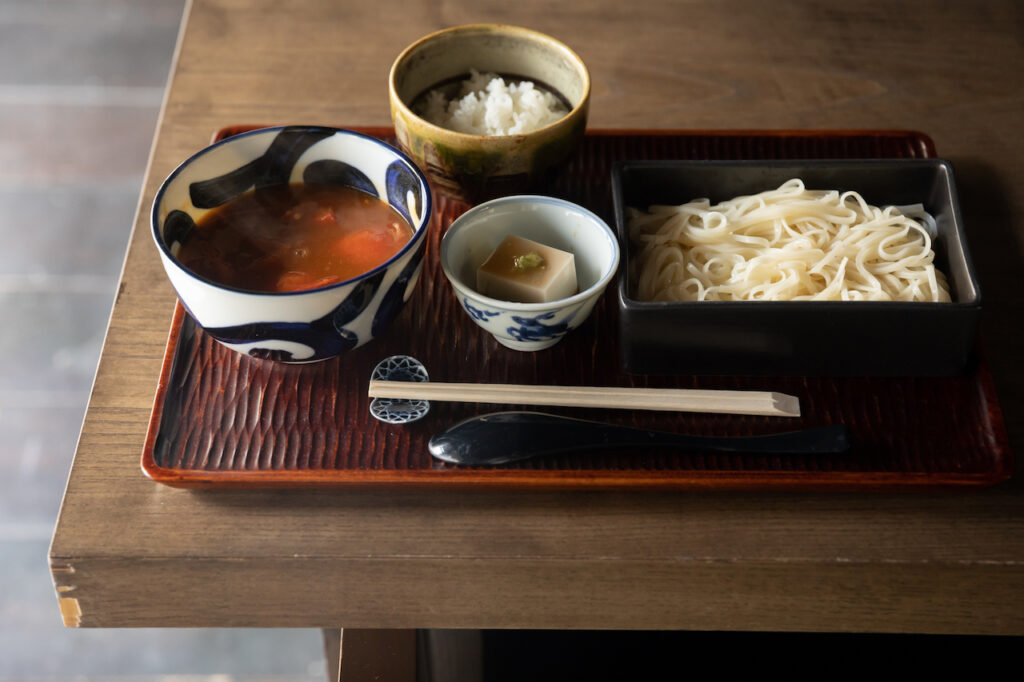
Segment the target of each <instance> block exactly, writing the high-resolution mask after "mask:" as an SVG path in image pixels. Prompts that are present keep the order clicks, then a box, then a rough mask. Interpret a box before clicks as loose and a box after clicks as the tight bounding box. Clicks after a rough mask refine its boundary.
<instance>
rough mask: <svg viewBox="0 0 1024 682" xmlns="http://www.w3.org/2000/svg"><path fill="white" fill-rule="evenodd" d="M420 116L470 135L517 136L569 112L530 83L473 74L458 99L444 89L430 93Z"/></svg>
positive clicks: (465, 82) (462, 86) (486, 74)
mask: <svg viewBox="0 0 1024 682" xmlns="http://www.w3.org/2000/svg"><path fill="white" fill-rule="evenodd" d="M419 113H420V115H421V116H423V117H424V118H425V119H427V120H428V121H430V122H431V123H433V124H434V125H438V126H441V127H443V128H448V129H449V130H454V131H456V132H460V133H468V134H470V135H515V134H519V133H528V132H531V131H533V130H537V129H539V128H543V127H544V126H546V125H550V124H552V123H554V122H555V121H557V120H558V119H560V118H562V117H563V116H565V115H566V114H567V113H569V111H568V109H566V108H565V105H563V104H562V103H561V102H560V101H559V99H558V98H557V97H555V96H554V95H552V94H551V93H550V92H547V91H545V90H542V89H540V88H538V87H536V86H535V85H534V84H533V83H532V82H530V81H522V82H519V83H515V82H512V83H506V82H505V81H504V79H502V78H501V77H500V76H498V75H496V74H493V73H479V72H477V71H475V70H474V71H470V77H469V79H468V80H465V81H463V82H462V85H461V89H460V91H459V94H458V96H457V97H456V99H453V100H451V101H448V99H447V98H446V97H445V95H444V93H443V92H442V91H441V89H439V88H438V89H435V90H431V91H430V92H429V93H428V94H427V99H426V103H425V104H424V106H423V110H422V111H421V112H419Z"/></svg>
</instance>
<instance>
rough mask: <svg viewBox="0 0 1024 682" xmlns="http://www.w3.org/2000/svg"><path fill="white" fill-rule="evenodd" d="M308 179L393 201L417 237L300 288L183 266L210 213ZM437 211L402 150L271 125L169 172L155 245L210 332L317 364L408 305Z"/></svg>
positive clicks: (274, 355) (377, 330)
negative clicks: (235, 280)
mask: <svg viewBox="0 0 1024 682" xmlns="http://www.w3.org/2000/svg"><path fill="white" fill-rule="evenodd" d="M302 182H307V183H317V184H339V185H346V186H350V187H355V188H357V189H360V190H362V191H364V192H367V193H369V194H372V195H374V196H376V197H378V198H380V199H383V200H385V201H387V202H388V203H389V204H390V205H391V206H392V207H393V208H394V209H395V210H397V211H398V212H399V213H400V214H402V215H403V216H404V217H405V218H406V220H408V222H409V224H410V225H411V226H412V228H413V237H412V239H411V240H410V241H409V243H408V244H406V245H405V246H404V247H403V248H402V249H401V250H400V251H399V252H398V253H397V254H395V256H393V257H392V258H391V259H390V260H388V261H386V262H385V263H383V264H381V265H380V266H378V267H376V268H374V269H372V270H370V271H369V272H365V273H363V274H362V275H360V276H358V277H355V278H352V279H349V280H346V281H344V282H339V283H336V284H332V285H329V286H324V287H320V288H317V289H309V290H304V291H295V292H283V293H262V292H252V291H245V290H241V289H235V288H232V287H229V286H224V285H222V284H218V283H216V282H213V281H211V280H209V279H206V278H203V277H200V276H199V275H196V274H195V273H193V272H191V271H190V270H187V269H186V268H184V267H182V266H181V264H180V263H178V261H177V259H176V258H175V255H176V254H177V252H178V250H179V248H180V246H181V240H182V239H183V238H184V237H185V235H186V234H187V233H188V231H189V230H191V229H193V228H194V227H195V224H196V221H198V220H199V219H200V218H201V217H202V216H203V214H205V213H206V212H207V211H209V210H210V209H213V208H215V207H217V206H220V205H221V204H223V203H225V202H227V201H229V200H231V199H234V198H235V197H237V196H239V195H241V194H243V193H245V192H247V191H249V190H251V189H253V188H255V187H265V186H268V185H275V184H284V183H302ZM430 212H431V197H430V189H429V186H428V184H427V180H426V178H425V177H424V176H423V174H422V173H421V172H420V170H419V169H418V168H417V167H416V165H415V164H414V163H413V162H412V161H410V160H409V158H408V157H406V156H405V155H404V154H402V153H401V152H400V151H398V150H397V149H394V148H393V147H391V146H389V145H387V144H384V143H383V142H381V141H379V140H377V139H375V138H372V137H368V136H366V135H362V134H359V133H355V132H351V131H347V130H338V129H336V128H323V127H313V126H288V127H279V128H264V129H260V130H254V131H252V132H248V133H242V134H240V135H236V136H234V137H230V138H227V139H226V140H223V141H221V142H219V143H217V144H214V145H212V146H210V147H207V148H206V149H204V150H202V151H200V152H199V153H197V154H195V155H194V156H192V157H191V158H189V159H188V160H187V161H185V162H184V163H182V164H181V165H180V166H179V167H178V168H177V169H176V170H175V171H174V172H173V173H171V174H170V176H168V178H167V179H166V180H165V181H164V183H163V185H162V186H161V187H160V190H159V191H158V192H157V195H156V199H155V200H154V202H153V212H152V225H153V239H154V240H155V241H156V245H157V247H158V248H159V250H160V257H161V259H162V261H163V265H164V269H165V270H166V271H167V276H168V277H169V278H170V280H171V284H172V285H173V286H174V289H175V291H176V292H177V293H178V297H179V298H180V299H181V302H182V304H183V305H184V306H185V308H186V309H187V310H188V312H189V314H190V315H191V316H192V317H193V318H194V319H195V320H196V322H197V323H198V324H199V326H200V327H202V328H203V329H204V330H205V331H206V333H208V334H210V335H211V336H212V337H213V338H215V339H217V340H218V341H219V342H221V343H222V344H224V345H226V346H228V347H229V348H232V349H234V350H236V351H238V352H240V353H245V354H248V355H251V356H255V357H259V358H269V359H273V360H278V361H282V362H291V363H305V362H316V361H318V360H324V359H326V358H330V357H334V356H336V355H339V354H341V353H343V352H345V351H348V350H351V349H353V348H357V347H359V346H361V345H363V344H365V343H367V342H369V341H370V340H372V339H373V338H374V337H376V336H379V335H380V334H381V332H383V331H384V329H386V328H387V326H388V325H389V324H390V323H391V321H392V320H393V319H394V318H395V316H396V315H397V314H398V313H399V311H400V310H401V309H402V306H403V305H404V304H405V302H406V301H408V300H409V297H410V295H411V294H412V291H413V288H414V287H415V285H416V282H417V280H418V279H419V275H420V272H421V270H422V265H423V253H424V246H425V244H426V239H425V237H426V234H427V228H428V226H429V223H430Z"/></svg>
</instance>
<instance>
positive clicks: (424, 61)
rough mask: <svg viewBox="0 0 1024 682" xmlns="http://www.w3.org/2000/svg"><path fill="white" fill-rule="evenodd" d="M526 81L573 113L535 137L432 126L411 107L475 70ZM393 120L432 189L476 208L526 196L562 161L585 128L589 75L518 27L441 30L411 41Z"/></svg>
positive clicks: (563, 52)
mask: <svg viewBox="0 0 1024 682" xmlns="http://www.w3.org/2000/svg"><path fill="white" fill-rule="evenodd" d="M471 69H472V70H476V71H478V72H481V73H487V72H489V73H496V74H499V75H502V76H504V77H506V78H508V77H512V78H516V79H524V78H525V79H528V80H531V81H533V82H534V83H536V84H538V85H540V86H542V87H544V88H545V89H547V90H548V91H549V92H553V93H554V94H556V96H559V97H560V98H561V99H562V100H563V103H565V104H566V105H568V108H569V113H567V114H566V115H565V116H563V117H562V118H561V119H559V120H558V121H556V122H555V123H552V124H550V125H547V126H544V127H542V128H540V129H538V130H536V131H533V132H529V133H521V134H511V135H473V134H467V133H461V132H456V131H453V130H448V129H446V128H443V127H441V126H438V125H434V124H433V123H430V122H428V121H427V120H425V119H424V118H422V117H421V116H419V115H418V114H417V113H416V112H415V111H414V110H413V109H414V103H416V102H418V101H419V100H420V98H421V97H423V96H424V95H425V94H426V93H427V92H429V91H430V90H431V89H433V88H436V87H439V86H444V85H446V84H448V85H453V84H455V83H456V82H457V81H459V80H461V79H463V78H466V77H468V76H469V74H470V70H471ZM389 96H390V102H391V118H392V120H393V121H394V125H395V135H396V137H397V139H398V144H399V146H400V147H401V148H402V150H403V151H405V152H406V153H407V154H408V155H409V156H410V157H411V158H412V159H413V160H415V161H416V163H418V164H419V165H420V167H421V168H422V169H424V170H425V171H426V172H427V175H428V176H429V177H430V179H431V182H432V183H433V185H434V188H435V189H436V190H438V191H439V192H443V193H445V194H447V195H449V196H454V197H456V198H459V199H462V200H464V201H469V202H471V203H478V202H481V201H484V200H487V199H492V198H495V197H498V196H505V195H508V194H515V193H518V192H522V191H524V190H527V189H528V188H529V187H531V186H533V185H535V184H536V183H537V182H538V181H540V180H542V179H543V177H544V176H545V174H546V173H547V171H549V170H550V169H551V167H552V166H554V165H555V164H557V163H559V162H560V161H562V160H564V159H565V158H566V157H567V156H568V155H569V153H570V152H571V151H572V149H573V148H574V147H575V145H576V144H577V143H578V142H579V140H580V138H581V137H582V136H583V133H584V131H585V129H586V123H587V113H588V109H589V105H590V75H589V73H588V72H587V68H586V65H585V64H584V63H583V60H581V59H580V58H579V57H578V56H577V55H576V54H575V53H574V52H573V51H572V50H570V49H569V48H568V47H567V46H566V45H564V44H563V43H561V42H559V41H558V40H555V39H554V38H552V37H550V36H547V35H544V34H543V33H538V32H536V31H531V30H529V29H525V28H519V27H516V26H503V25H496V24H476V25H469V26H458V27H454V28H449V29H445V30H443V31H438V32H437V33H433V34H431V35H428V36H426V37H425V38H422V39H421V40H419V41H417V42H415V43H413V44H412V45H410V46H409V47H408V48H406V49H405V51H403V52H402V53H401V54H400V55H399V56H398V58H397V59H396V60H395V62H394V64H393V65H392V67H391V74H390V78H389Z"/></svg>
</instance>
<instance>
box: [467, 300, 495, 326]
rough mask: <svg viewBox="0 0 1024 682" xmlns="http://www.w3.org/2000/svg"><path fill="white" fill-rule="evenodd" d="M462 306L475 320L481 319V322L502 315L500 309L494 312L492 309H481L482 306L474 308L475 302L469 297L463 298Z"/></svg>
mask: <svg viewBox="0 0 1024 682" xmlns="http://www.w3.org/2000/svg"><path fill="white" fill-rule="evenodd" d="M462 306H463V307H464V308H465V309H466V312H467V313H469V316H470V317H472V318H473V319H474V320H480V321H481V322H486V321H487V320H489V319H490V318H492V317H495V316H497V315H501V312H500V311H493V312H492V311H490V310H481V309H480V308H474V307H473V304H472V303H470V302H469V299H468V298H463V299H462Z"/></svg>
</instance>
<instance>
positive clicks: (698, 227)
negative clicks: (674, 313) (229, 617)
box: [628, 179, 950, 302]
mask: <svg viewBox="0 0 1024 682" xmlns="http://www.w3.org/2000/svg"><path fill="white" fill-rule="evenodd" d="M628 213H629V236H630V239H631V240H632V241H633V242H634V244H637V245H639V247H640V248H639V258H638V262H637V268H636V272H637V273H639V275H638V278H637V282H636V285H637V289H636V292H637V297H638V298H639V299H640V300H643V301H740V300H744V301H801V300H804V301H935V302H939V301H949V300H950V297H949V287H948V285H947V284H946V278H945V277H944V276H943V274H942V273H941V272H939V271H938V270H937V269H936V268H935V266H934V264H933V261H934V259H935V252H934V251H933V250H932V237H931V235H930V234H929V230H928V229H927V228H926V227H925V226H924V225H922V223H921V222H918V221H917V220H915V219H914V218H913V217H911V216H915V215H916V216H918V217H920V218H921V219H922V220H924V221H926V223H928V224H930V225H931V226H932V227H933V228H934V220H932V218H931V216H929V215H928V214H927V213H925V212H924V210H923V208H922V207H920V206H914V207H903V208H902V209H901V208H898V207H895V206H888V207H885V208H878V207H876V206H871V205H870V204H868V203H867V202H866V201H864V199H863V198H862V197H861V196H860V194H858V193H856V192H842V193H840V192H838V191H834V190H830V191H815V190H808V189H806V188H805V187H804V183H803V181H801V180H799V179H793V180H789V181H787V182H785V183H783V184H782V185H781V186H780V187H779V188H778V189H775V190H770V191H767V192H761V193H760V194H755V195H751V196H743V197H736V198H735V199H731V200H729V201H724V202H722V203H719V204H716V205H714V206H712V205H711V202H710V201H708V200H707V199H696V200H694V201H691V202H689V203H686V204H683V205H682V206H651V207H650V208H649V209H648V211H647V212H641V211H637V210H636V209H632V208H631V209H628Z"/></svg>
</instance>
